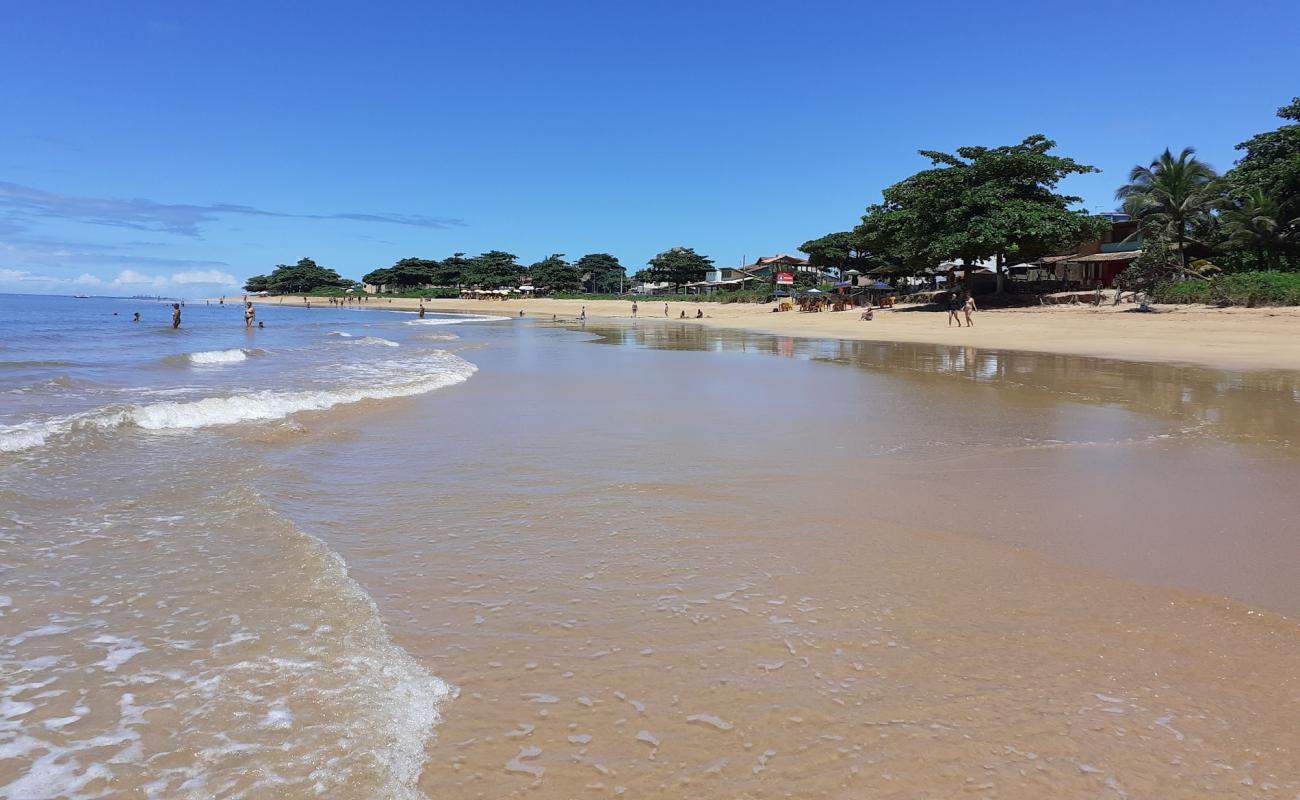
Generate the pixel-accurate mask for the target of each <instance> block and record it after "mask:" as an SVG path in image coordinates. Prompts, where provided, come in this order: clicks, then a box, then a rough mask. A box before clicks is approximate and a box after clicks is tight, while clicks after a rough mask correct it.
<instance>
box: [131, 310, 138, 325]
mask: <svg viewBox="0 0 1300 800" xmlns="http://www.w3.org/2000/svg"><path fill="white" fill-rule="evenodd" d="M131 321H132V322H139V321H140V312H139V311H137V312H135V313H134V314H132V315H131Z"/></svg>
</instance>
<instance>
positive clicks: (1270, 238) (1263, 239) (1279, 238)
mask: <svg viewBox="0 0 1300 800" xmlns="http://www.w3.org/2000/svg"><path fill="white" fill-rule="evenodd" d="M1222 222H1223V232H1224V234H1225V235H1226V241H1227V243H1228V244H1229V245H1230V246H1233V247H1238V248H1241V249H1242V250H1245V251H1247V252H1249V253H1251V254H1252V255H1253V256H1254V257H1255V258H1256V259H1258V262H1259V265H1260V266H1262V267H1263V268H1264V269H1266V270H1276V269H1277V268H1278V267H1279V266H1280V265H1281V263H1282V259H1283V258H1284V257H1285V256H1286V255H1287V254H1289V253H1291V252H1293V251H1294V249H1295V245H1296V241H1297V239H1300V219H1287V218H1286V215H1285V214H1284V213H1283V211H1282V206H1281V204H1280V203H1278V201H1277V199H1276V198H1274V197H1272V196H1270V195H1268V194H1266V193H1265V192H1264V190H1263V189H1260V188H1253V189H1249V190H1247V192H1246V195H1245V198H1244V199H1243V200H1242V201H1241V202H1240V203H1231V204H1229V205H1228V206H1227V207H1225V208H1224V209H1223V211H1222Z"/></svg>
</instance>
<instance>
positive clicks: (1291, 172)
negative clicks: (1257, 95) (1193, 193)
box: [1224, 97, 1300, 219]
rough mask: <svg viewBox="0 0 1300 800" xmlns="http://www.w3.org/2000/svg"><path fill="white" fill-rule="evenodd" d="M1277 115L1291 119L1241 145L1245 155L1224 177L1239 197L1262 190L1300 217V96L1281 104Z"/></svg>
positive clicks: (1284, 211) (1289, 213)
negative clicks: (1287, 103)
mask: <svg viewBox="0 0 1300 800" xmlns="http://www.w3.org/2000/svg"><path fill="white" fill-rule="evenodd" d="M1277 115H1278V117H1280V118H1281V119H1284V120H1289V121H1290V122H1289V123H1288V124H1285V125H1282V126H1281V127H1279V128H1278V129H1277V130H1274V131H1269V132H1267V133H1261V134H1258V135H1257V136H1253V137H1251V138H1250V140H1248V141H1245V142H1242V143H1241V144H1239V145H1237V149H1238V150H1241V151H1244V153H1245V155H1243V156H1242V157H1241V160H1239V161H1238V162H1237V164H1236V166H1235V167H1233V168H1232V169H1231V170H1229V171H1228V174H1227V175H1225V176H1224V177H1225V178H1226V180H1227V182H1228V185H1229V186H1230V187H1231V188H1232V192H1233V194H1234V195H1236V196H1237V197H1238V198H1240V199H1244V198H1245V197H1246V195H1247V193H1249V192H1250V191H1251V190H1254V189H1259V190H1262V191H1263V192H1264V194H1266V195H1268V196H1269V197H1272V198H1273V199H1275V200H1276V201H1277V203H1278V205H1279V207H1280V208H1281V213H1282V214H1283V215H1284V216H1286V217H1287V218H1288V219H1291V218H1295V217H1300V97H1297V98H1295V99H1293V100H1292V101H1291V103H1290V104H1289V105H1285V106H1283V107H1282V108H1279V109H1278V111H1277Z"/></svg>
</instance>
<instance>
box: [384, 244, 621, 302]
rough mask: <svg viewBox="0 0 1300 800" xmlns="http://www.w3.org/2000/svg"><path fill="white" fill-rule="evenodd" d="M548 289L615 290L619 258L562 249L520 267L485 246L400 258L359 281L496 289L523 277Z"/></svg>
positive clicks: (512, 257)
mask: <svg viewBox="0 0 1300 800" xmlns="http://www.w3.org/2000/svg"><path fill="white" fill-rule="evenodd" d="M525 277H527V278H529V279H530V281H531V283H532V284H533V285H534V286H536V287H538V288H539V289H544V290H546V291H550V292H578V291H584V290H585V291H589V292H600V293H605V292H616V291H619V287H620V286H621V285H623V284H624V283H625V282H626V279H627V278H626V273H625V271H624V269H623V265H622V264H620V263H619V261H618V259H617V258H615V257H614V256H612V255H610V254H609V253H588V254H587V255H585V256H583V257H582V258H579V259H578V260H577V261H575V262H572V263H570V262H568V261H566V260H565V258H564V254H563V253H553V254H551V255H549V256H547V257H546V258H544V259H542V260H541V261H538V262H537V263H535V264H531V265H529V266H524V265H522V264H520V263H519V257H518V256H516V255H514V254H513V253H507V252H505V251H503V250H489V251H488V252H486V253H482V254H480V255H477V256H473V257H469V258H467V257H466V256H465V254H464V253H455V254H453V255H451V256H449V257H448V258H445V259H443V260H441V261H438V260H434V259H425V258H404V259H402V260H401V261H398V262H397V263H396V264H394V265H393V266H391V267H383V268H381V269H376V270H373V271H371V272H368V273H366V274H365V275H364V276H363V277H362V279H361V280H362V281H363V282H365V283H368V284H372V285H375V286H384V287H386V288H387V289H388V290H389V291H402V290H404V289H411V288H415V287H419V286H450V287H459V286H475V287H479V288H482V289H500V288H502V287H513V286H518V285H519V284H520V283H521V282H522V281H523V280H524V278H525Z"/></svg>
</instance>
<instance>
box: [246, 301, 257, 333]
mask: <svg viewBox="0 0 1300 800" xmlns="http://www.w3.org/2000/svg"><path fill="white" fill-rule="evenodd" d="M256 318H257V312H256V311H254V310H253V304H252V303H247V302H246V303H244V327H245V328H251V327H253V322H254V321H255V320H256Z"/></svg>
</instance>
